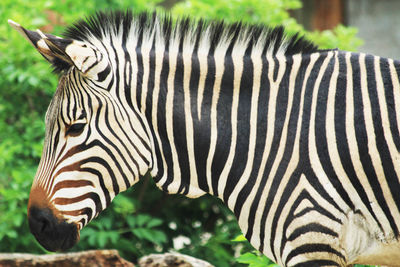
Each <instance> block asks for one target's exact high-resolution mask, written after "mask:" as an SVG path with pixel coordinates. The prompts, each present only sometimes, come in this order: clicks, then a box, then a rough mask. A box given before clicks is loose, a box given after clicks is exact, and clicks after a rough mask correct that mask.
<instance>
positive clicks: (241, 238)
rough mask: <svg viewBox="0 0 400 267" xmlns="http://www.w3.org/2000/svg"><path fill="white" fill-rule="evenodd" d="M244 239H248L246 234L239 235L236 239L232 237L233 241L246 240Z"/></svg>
mask: <svg viewBox="0 0 400 267" xmlns="http://www.w3.org/2000/svg"><path fill="white" fill-rule="evenodd" d="M244 241H247V239H246V237H245V236H244V235H238V236H236V237H235V238H234V239H232V242H244Z"/></svg>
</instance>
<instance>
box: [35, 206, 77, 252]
mask: <svg viewBox="0 0 400 267" xmlns="http://www.w3.org/2000/svg"><path fill="white" fill-rule="evenodd" d="M28 219H29V228H30V230H31V232H32V234H33V235H34V236H35V238H36V240H37V241H38V242H39V243H40V244H41V245H42V246H43V247H44V248H45V249H47V250H49V251H63V250H67V249H69V248H71V247H72V246H73V245H75V244H76V243H77V242H78V241H79V231H78V229H77V226H76V225H75V224H70V223H67V222H65V221H60V220H59V219H58V218H57V217H56V216H54V214H53V212H52V210H51V209H49V208H38V207H35V206H31V207H30V208H29V211H28Z"/></svg>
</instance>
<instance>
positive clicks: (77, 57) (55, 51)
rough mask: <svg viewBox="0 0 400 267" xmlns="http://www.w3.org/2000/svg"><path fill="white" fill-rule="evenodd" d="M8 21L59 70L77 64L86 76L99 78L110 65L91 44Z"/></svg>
mask: <svg viewBox="0 0 400 267" xmlns="http://www.w3.org/2000/svg"><path fill="white" fill-rule="evenodd" d="M8 23H9V24H10V25H11V27H13V28H14V29H16V30H17V31H18V32H19V33H20V34H21V35H22V36H23V37H25V39H27V40H28V41H29V42H30V43H31V44H32V45H33V46H34V47H35V48H36V49H37V50H38V51H39V53H40V54H42V55H43V56H44V57H45V58H46V59H47V60H48V61H49V62H50V63H51V64H52V65H53V66H54V67H55V69H56V70H57V71H63V70H66V69H69V68H70V67H71V66H75V67H76V68H77V69H78V70H79V71H81V72H82V74H83V75H84V76H86V77H88V78H90V79H93V80H98V79H99V74H100V73H101V72H102V71H104V70H106V69H107V68H108V67H109V63H108V60H107V58H106V57H104V56H103V54H102V53H101V52H100V51H99V50H98V49H97V48H96V47H94V46H92V45H90V44H87V43H85V42H81V41H76V40H72V39H64V38H61V37H58V36H54V35H51V34H43V33H42V32H41V31H40V30H37V32H34V31H29V30H26V29H25V28H23V27H22V26H21V25H19V24H18V23H16V22H14V21H12V20H9V21H8Z"/></svg>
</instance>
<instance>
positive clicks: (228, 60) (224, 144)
mask: <svg viewBox="0 0 400 267" xmlns="http://www.w3.org/2000/svg"><path fill="white" fill-rule="evenodd" d="M234 72H235V69H234V66H233V60H232V55H231V54H226V55H225V60H224V72H223V74H222V79H221V86H220V92H219V98H218V103H217V129H216V131H217V142H216V147H215V152H214V155H212V157H213V160H212V165H211V169H212V188H213V192H214V195H215V196H219V195H220V194H222V193H223V192H218V183H219V178H220V176H221V173H222V171H223V169H224V167H225V165H226V161H227V159H228V157H229V152H230V151H229V150H230V149H229V148H230V146H231V143H232V142H234V140H232V123H231V117H232V104H233V86H234V84H233V79H234V77H233V75H234ZM234 119H236V118H234ZM232 153H234V152H232Z"/></svg>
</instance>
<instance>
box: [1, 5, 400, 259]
mask: <svg viewBox="0 0 400 267" xmlns="http://www.w3.org/2000/svg"><path fill="white" fill-rule="evenodd" d="M126 8H131V9H133V10H134V11H137V12H139V11H142V10H159V11H161V12H164V11H165V10H167V11H169V12H171V13H172V14H173V15H174V16H182V15H188V16H192V17H203V18H208V19H224V20H226V21H228V22H232V21H237V20H243V21H246V22H249V23H262V24H266V25H270V26H275V25H279V24H282V25H284V26H285V27H286V29H287V32H288V34H293V33H296V32H300V33H301V34H302V35H305V36H306V38H308V39H310V40H312V41H314V42H315V43H316V44H318V45H319V46H320V47H321V48H340V49H343V50H350V51H363V52H368V53H374V54H377V55H380V56H385V57H393V58H400V54H399V53H400V52H399V49H398V47H399V42H400V30H398V25H400V23H399V22H400V16H398V14H397V12H398V10H400V1H395V0H392V1H390V0H385V1H374V0H347V1H345V0H303V1H301V0H88V1H78V0H35V1H31V0H1V3H0V252H26V253H43V254H44V253H48V252H47V251H45V250H44V249H43V248H42V247H41V246H40V245H39V244H38V243H37V242H36V241H35V239H34V238H33V236H32V235H31V234H30V232H29V229H28V224H27V219H26V205H27V200H28V195H29V190H30V186H31V183H32V179H33V177H34V174H35V171H36V167H37V165H38V162H39V159H40V155H41V150H42V143H43V138H44V128H45V125H44V113H45V111H46V108H47V105H48V104H49V102H50V99H51V97H52V95H53V93H54V91H55V89H56V86H57V77H56V75H54V74H52V73H51V68H50V66H49V64H47V62H46V61H45V60H44V59H43V58H42V57H41V56H40V55H39V54H38V53H37V52H36V50H35V49H34V48H32V47H31V46H30V44H29V43H28V42H26V41H25V40H24V39H23V38H22V37H21V36H19V35H18V34H17V33H16V32H15V31H14V30H12V29H11V28H10V27H9V26H8V24H7V19H13V20H14V21H16V22H18V23H20V24H21V25H23V26H24V27H26V28H28V29H37V28H39V29H41V30H42V31H43V32H48V33H53V34H56V35H62V31H63V29H64V28H65V26H66V25H69V24H70V23H72V22H74V21H75V20H77V19H79V18H82V17H85V16H88V15H90V14H93V13H94V12H95V11H96V10H110V9H126ZM240 235H241V233H240V230H239V228H238V226H237V223H236V220H235V218H234V216H233V215H232V213H231V212H230V211H229V210H228V209H227V208H225V207H224V205H222V203H221V202H220V201H219V200H217V199H215V198H212V197H209V196H205V197H202V198H199V199H194V200H192V199H187V198H184V197H182V196H170V195H166V194H164V193H163V192H161V191H159V190H158V189H157V188H156V187H155V186H154V185H153V182H152V180H151V178H149V177H144V178H143V179H142V181H141V182H140V183H139V184H137V185H136V186H134V188H131V189H129V190H128V191H127V192H124V193H121V194H120V195H118V197H117V198H116V199H115V200H114V201H113V204H112V205H111V206H110V207H109V208H108V209H107V210H106V211H104V212H103V213H102V214H101V215H100V216H99V218H97V219H95V220H94V221H93V222H92V223H90V224H89V225H88V226H87V227H86V228H85V229H84V230H83V231H82V233H81V241H80V242H79V244H78V245H77V246H75V247H74V248H73V249H72V250H73V251H82V250H87V249H104V248H115V249H118V250H119V252H120V254H121V255H122V256H123V257H125V258H126V259H128V260H130V261H133V262H135V261H136V260H137V259H138V258H139V257H142V256H144V255H147V254H149V253H155V252H166V251H170V250H175V251H179V252H181V253H185V254H189V255H192V256H194V257H198V258H201V259H205V260H207V261H209V262H211V263H212V264H214V265H215V266H218V267H225V266H248V265H249V264H250V266H266V265H268V264H271V262H270V261H269V260H268V259H267V258H265V257H263V256H260V255H259V254H258V253H257V252H255V251H254V250H253V248H252V247H251V246H250V245H249V244H248V243H247V241H246V240H245V239H244V238H243V237H241V236H240ZM257 264H258V265H257ZM271 266H272V265H271Z"/></svg>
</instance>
